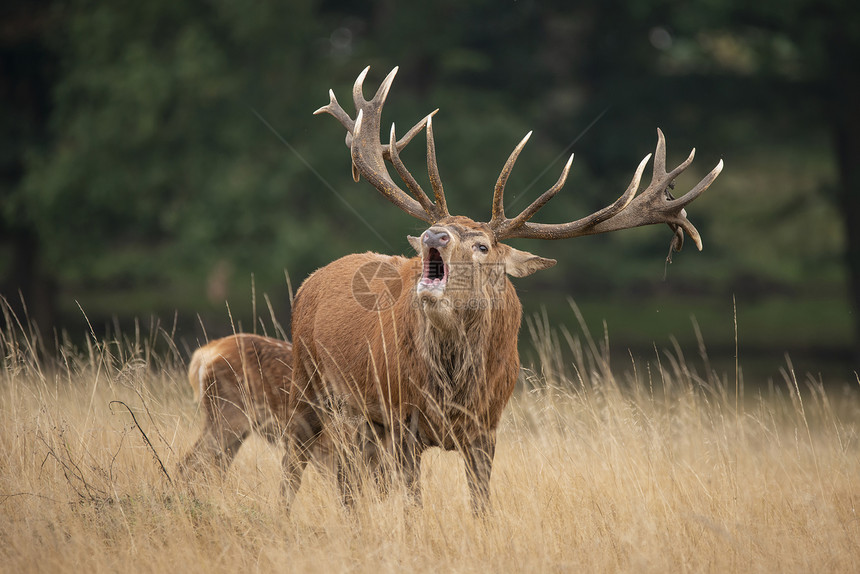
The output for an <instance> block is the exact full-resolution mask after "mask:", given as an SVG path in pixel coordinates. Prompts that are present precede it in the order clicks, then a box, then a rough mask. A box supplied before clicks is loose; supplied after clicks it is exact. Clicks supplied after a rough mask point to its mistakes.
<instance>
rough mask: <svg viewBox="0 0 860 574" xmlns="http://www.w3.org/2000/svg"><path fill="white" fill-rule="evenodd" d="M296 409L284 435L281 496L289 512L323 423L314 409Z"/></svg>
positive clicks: (307, 407)
mask: <svg viewBox="0 0 860 574" xmlns="http://www.w3.org/2000/svg"><path fill="white" fill-rule="evenodd" d="M302 406H303V407H304V408H300V409H296V410H294V411H293V415H292V417H291V420H290V421H289V424H288V425H287V428H286V433H285V434H284V439H283V442H284V451H285V452H284V458H283V466H284V476H283V480H282V482H281V495H282V497H283V499H284V503H285V505H286V508H287V512H289V510H290V508H291V507H292V505H293V501H294V500H295V497H296V493H297V492H298V490H299V488H300V487H301V485H302V475H303V474H304V472H305V467H306V466H307V464H308V461H309V460H310V457H311V452H312V450H314V449H315V447H316V442H317V441H318V440H319V438H320V434H321V432H322V423H321V422H320V418H319V416H318V415H317V413H316V412H315V411H314V409H313V408H310V407H309V406H307V405H302Z"/></svg>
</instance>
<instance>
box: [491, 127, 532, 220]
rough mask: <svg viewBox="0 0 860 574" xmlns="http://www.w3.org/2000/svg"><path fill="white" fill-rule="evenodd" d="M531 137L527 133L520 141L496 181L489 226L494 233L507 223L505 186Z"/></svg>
mask: <svg viewBox="0 0 860 574" xmlns="http://www.w3.org/2000/svg"><path fill="white" fill-rule="evenodd" d="M530 137H532V132H529V133H527V134H526V137H524V138H523V139H522V140H520V143H518V144H517V147H515V148H514V151H512V152H511V155H510V156H509V157H508V161H506V162H505V166H504V167H503V168H502V172H501V173H500V174H499V179H497V180H496V187H495V189H494V190H493V210H492V212H491V215H490V224H489V225H490V228H491V229H493V230H494V231H495V229H496V228H498V227H499V226H500V225H502V223H504V221H505V185H507V183H508V177H510V175H511V170H513V169H514V164H515V163H517V158H519V157H520V152H522V151H523V148H524V147H526V144H527V143H528V141H529V138H530Z"/></svg>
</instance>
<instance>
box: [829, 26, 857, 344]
mask: <svg viewBox="0 0 860 574" xmlns="http://www.w3.org/2000/svg"><path fill="white" fill-rule="evenodd" d="M839 36H840V35H839V34H838V32H837V33H836V34H834V39H835V40H836V41H835V42H834V43H833V44H831V46H830V56H831V62H832V63H833V72H834V73H833V74H832V75H831V82H832V83H831V86H830V89H831V95H832V113H833V121H834V127H835V139H836V159H837V163H838V165H837V168H838V170H839V182H838V186H839V207H840V209H841V211H842V220H843V222H844V225H845V263H846V267H847V271H848V289H849V297H850V299H851V303H852V307H853V311H852V312H853V322H854V327H855V329H854V333H855V335H854V337H855V338H854V353H855V356H856V357H857V358H858V359H860V68H858V66H857V64H856V60H855V59H854V56H858V55H860V45H857V43H855V42H852V41H851V39H850V38H849V37H845V36H842V37H839Z"/></svg>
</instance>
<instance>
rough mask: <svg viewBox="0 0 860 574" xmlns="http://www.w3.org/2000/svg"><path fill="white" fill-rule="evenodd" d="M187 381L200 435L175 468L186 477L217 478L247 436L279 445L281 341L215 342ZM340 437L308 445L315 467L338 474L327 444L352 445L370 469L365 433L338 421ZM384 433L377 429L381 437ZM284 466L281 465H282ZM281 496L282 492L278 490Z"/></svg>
mask: <svg viewBox="0 0 860 574" xmlns="http://www.w3.org/2000/svg"><path fill="white" fill-rule="evenodd" d="M188 380H189V382H190V383H191V388H192V389H193V390H194V395H195V398H197V399H198V400H199V401H200V406H201V409H202V410H203V413H204V417H205V422H204V427H203V433H202V434H201V436H200V438H199V439H198V440H197V442H196V443H194V446H192V447H191V450H190V451H189V452H188V454H187V455H186V456H185V458H184V459H183V461H182V462H181V463H180V470H181V472H182V473H183V474H184V475H186V476H189V475H190V474H191V473H194V472H197V471H199V470H202V469H204V468H207V467H215V468H216V469H218V470H219V471H221V472H222V473H223V472H225V471H226V470H227V468H229V466H230V463H231V462H232V461H233V458H234V457H235V456H236V452H237V451H238V450H239V448H240V447H241V446H242V443H243V442H244V441H245V439H246V438H248V436H250V434H251V433H252V432H256V433H258V434H259V435H261V436H263V437H265V438H266V439H267V440H268V441H269V442H271V443H272V444H274V445H279V444H282V443H283V442H284V432H283V431H284V429H285V428H286V426H287V420H288V416H287V412H288V411H287V406H288V400H289V397H290V394H291V393H293V389H292V386H293V346H292V345H291V344H290V343H289V342H287V341H281V340H279V339H273V338H271V337H261V336H259V335H251V334H245V333H240V334H236V335H232V336H229V337H224V338H222V339H216V340H215V341H212V342H210V343H209V344H207V345H205V346H203V347H201V348H199V349H197V350H196V351H195V352H194V354H193V355H192V357H191V363H190V364H189V367H188ZM341 422H342V423H347V424H346V425H342V426H341V428H340V429H339V430H340V431H341V436H326V437H325V438H324V439H323V440H320V441H317V442H316V443H315V444H314V449H313V453H312V454H313V456H314V460H315V461H317V462H318V463H319V464H320V466H321V467H323V468H325V469H328V470H330V471H332V472H337V471H338V470H340V463H339V459H340V456H341V455H340V454H338V452H336V451H335V450H334V449H333V446H334V445H333V444H332V440H333V439H340V440H341V441H343V440H344V438H345V437H344V436H343V434H344V433H348V435H347V436H346V438H347V439H348V440H350V441H354V442H356V443H357V444H358V445H359V447H360V448H362V450H361V454H362V456H364V457H365V458H364V459H363V460H364V461H365V462H367V463H368V464H372V465H373V466H374V467H376V466H378V464H377V463H376V462H375V460H374V458H373V457H374V452H375V451H374V450H373V448H374V444H373V442H377V441H373V442H371V441H370V440H369V437H371V436H372V435H371V434H369V432H366V431H369V429H368V427H366V426H365V425H364V422H363V421H361V422H359V423H356V421H355V419H354V418H353V419H352V420H345V419H341ZM383 430H384V429H377V432H382V431H383ZM285 462H286V459H285ZM282 490H284V491H286V487H285V486H284V487H282Z"/></svg>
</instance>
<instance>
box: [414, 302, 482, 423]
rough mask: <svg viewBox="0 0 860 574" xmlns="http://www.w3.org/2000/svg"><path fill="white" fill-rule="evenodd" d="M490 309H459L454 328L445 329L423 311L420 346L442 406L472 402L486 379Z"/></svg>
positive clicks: (433, 388) (432, 385) (465, 404)
mask: <svg viewBox="0 0 860 574" xmlns="http://www.w3.org/2000/svg"><path fill="white" fill-rule="evenodd" d="M490 312H491V311H490V310H489V309H483V310H469V311H465V312H460V313H458V317H457V319H458V320H457V321H456V322H455V324H454V328H453V329H446V330H443V329H439V328H438V327H436V326H435V325H433V323H432V322H431V321H430V320H429V319H428V318H427V317H425V316H424V314H423V313H422V314H421V321H420V323H421V326H420V329H419V342H418V349H419V353H420V354H421V356H422V357H423V358H424V360H425V361H426V363H427V367H428V373H427V374H428V383H429V390H430V391H431V394H432V396H433V399H434V400H436V401H439V402H440V404H441V405H448V404H451V403H454V404H457V405H459V406H461V407H469V406H470V405H471V403H472V400H470V399H471V395H472V394H474V393H475V392H476V390H477V389H478V387H479V385H480V382H481V381H483V379H484V374H485V373H484V371H485V363H486V357H485V356H484V353H485V352H486V349H487V339H488V338H489V335H490V320H491V315H490Z"/></svg>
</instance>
